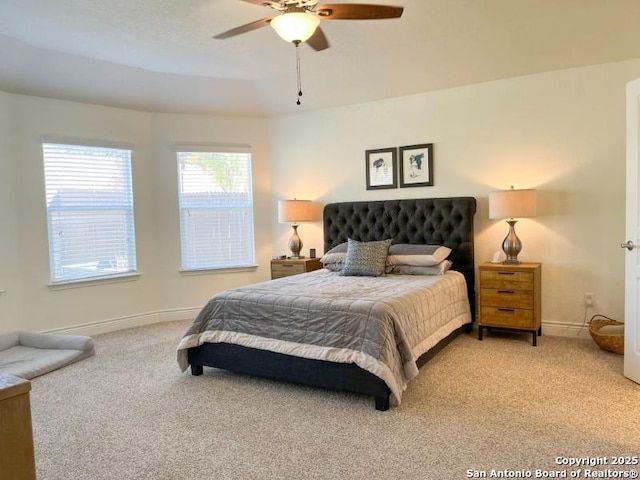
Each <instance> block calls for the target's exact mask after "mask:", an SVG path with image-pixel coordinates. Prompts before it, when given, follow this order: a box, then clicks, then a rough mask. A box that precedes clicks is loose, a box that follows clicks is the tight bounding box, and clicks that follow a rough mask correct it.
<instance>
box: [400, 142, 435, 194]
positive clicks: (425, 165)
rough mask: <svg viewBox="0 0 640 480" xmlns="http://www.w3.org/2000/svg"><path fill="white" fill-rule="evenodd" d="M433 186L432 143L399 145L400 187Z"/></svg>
mask: <svg viewBox="0 0 640 480" xmlns="http://www.w3.org/2000/svg"><path fill="white" fill-rule="evenodd" d="M432 186H433V143H425V144H424V145H410V146H407V147H400V188H404V187H432Z"/></svg>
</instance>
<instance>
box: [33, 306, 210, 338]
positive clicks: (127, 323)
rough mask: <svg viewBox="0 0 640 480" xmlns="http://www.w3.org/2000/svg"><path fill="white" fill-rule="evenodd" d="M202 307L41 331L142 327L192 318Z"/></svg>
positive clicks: (82, 331) (77, 332)
mask: <svg viewBox="0 0 640 480" xmlns="http://www.w3.org/2000/svg"><path fill="white" fill-rule="evenodd" d="M201 309H202V307H192V308H175V309H170V310H162V311H159V312H148V313H140V314H137V315H130V316H126V317H119V318H111V319H107V320H100V321H97V322H91V323H83V324H80V325H71V326H68V327H60V328H53V329H51V330H45V331H43V332H41V333H62V334H70V335H99V334H101V333H109V332H115V331H116V330H124V329H126V328H133V327H142V326H144V325H151V324H153V323H160V322H173V321H176V320H193V319H194V318H196V316H197V315H198V313H199V312H200V310H201Z"/></svg>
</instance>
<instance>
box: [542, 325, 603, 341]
mask: <svg viewBox="0 0 640 480" xmlns="http://www.w3.org/2000/svg"><path fill="white" fill-rule="evenodd" d="M542 335H551V336H555V337H574V338H591V334H590V333H589V324H588V323H586V324H584V325H582V324H579V323H559V322H542Z"/></svg>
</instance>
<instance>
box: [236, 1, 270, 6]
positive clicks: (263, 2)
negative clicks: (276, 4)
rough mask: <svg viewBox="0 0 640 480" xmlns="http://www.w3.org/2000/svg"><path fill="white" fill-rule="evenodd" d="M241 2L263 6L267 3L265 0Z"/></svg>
mask: <svg viewBox="0 0 640 480" xmlns="http://www.w3.org/2000/svg"><path fill="white" fill-rule="evenodd" d="M242 1H243V2H249V3H253V4H254V5H264V4H265V3H268V2H267V1H266V0H242Z"/></svg>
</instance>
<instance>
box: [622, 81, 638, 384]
mask: <svg viewBox="0 0 640 480" xmlns="http://www.w3.org/2000/svg"><path fill="white" fill-rule="evenodd" d="M639 161H640V78H639V79H636V80H634V81H632V82H629V83H628V84H627V194H626V198H627V204H626V236H627V238H626V241H627V243H626V244H622V245H621V246H622V247H626V248H627V249H628V251H627V252H626V258H625V302H624V303H625V304H624V332H625V334H624V375H625V377H628V378H630V379H631V380H633V381H634V382H638V383H640V328H639V327H638V321H639V319H640V303H639V302H640V253H639V252H640V249H639V245H640V204H639V203H638V202H639V201H640V199H639V196H638V191H639V190H640V176H639V169H638V163H639Z"/></svg>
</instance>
